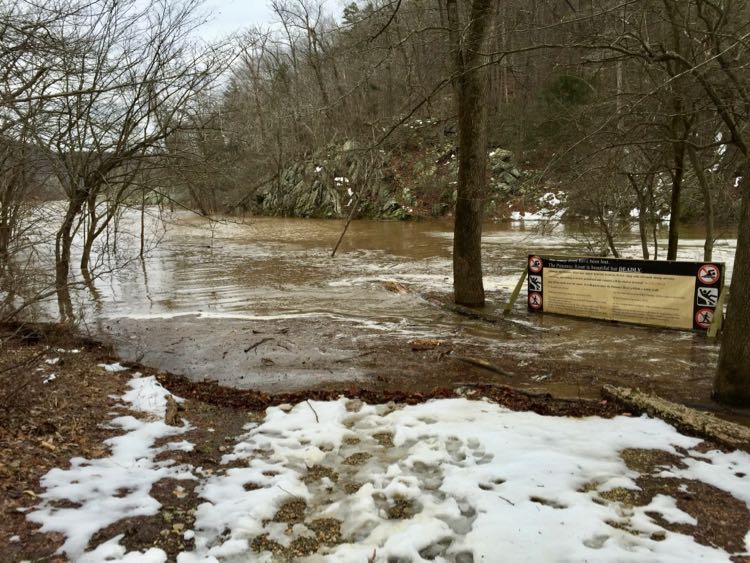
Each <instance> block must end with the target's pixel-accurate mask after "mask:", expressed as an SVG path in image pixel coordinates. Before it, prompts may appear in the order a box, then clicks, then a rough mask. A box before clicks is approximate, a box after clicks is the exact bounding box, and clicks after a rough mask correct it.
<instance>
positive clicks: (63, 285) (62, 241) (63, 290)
mask: <svg viewBox="0 0 750 563" xmlns="http://www.w3.org/2000/svg"><path fill="white" fill-rule="evenodd" d="M83 201H84V198H74V199H72V200H71V202H70V205H69V206H68V211H67V213H66V214H65V218H64V219H63V223H62V225H60V229H59V230H58V231H57V235H56V237H55V290H56V291H57V306H58V310H59V312H60V321H61V322H70V321H72V320H73V316H74V315H73V302H72V300H71V298H70V287H69V285H68V275H69V273H70V250H71V246H72V245H73V225H74V223H75V220H76V217H77V216H78V214H79V213H80V210H81V207H82V206H83Z"/></svg>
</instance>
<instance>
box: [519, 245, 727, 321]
mask: <svg viewBox="0 0 750 563" xmlns="http://www.w3.org/2000/svg"><path fill="white" fill-rule="evenodd" d="M723 273H724V265H723V264H720V263H705V262H666V261H650V260H620V259H613V258H551V257H545V256H536V255H531V256H529V278H528V307H529V310H530V311H536V312H542V311H543V312H547V313H558V314H562V315H572V316H576V317H588V318H593V319H603V320H609V321H620V322H626V323H634V324H641V325H650V326H659V327H667V328H678V329H684V330H708V328H709V327H710V325H711V321H712V319H713V317H714V313H715V310H716V306H717V304H718V302H719V296H720V294H721V291H722V286H723Z"/></svg>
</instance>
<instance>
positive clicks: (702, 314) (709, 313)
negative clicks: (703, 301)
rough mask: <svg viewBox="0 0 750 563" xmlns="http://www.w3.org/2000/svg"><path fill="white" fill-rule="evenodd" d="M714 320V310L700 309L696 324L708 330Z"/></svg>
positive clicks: (696, 315) (696, 314) (697, 313)
mask: <svg viewBox="0 0 750 563" xmlns="http://www.w3.org/2000/svg"><path fill="white" fill-rule="evenodd" d="M713 320H714V310H713V309H698V311H697V312H696V313H695V324H697V325H698V326H699V327H701V328H708V327H710V326H711V321H713Z"/></svg>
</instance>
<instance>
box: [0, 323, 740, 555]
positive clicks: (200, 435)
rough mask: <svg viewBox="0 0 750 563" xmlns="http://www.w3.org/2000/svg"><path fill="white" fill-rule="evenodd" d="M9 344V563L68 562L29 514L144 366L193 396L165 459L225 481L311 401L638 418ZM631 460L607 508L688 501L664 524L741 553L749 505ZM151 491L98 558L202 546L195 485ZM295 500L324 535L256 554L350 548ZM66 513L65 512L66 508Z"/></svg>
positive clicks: (102, 450)
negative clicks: (209, 371) (285, 415)
mask: <svg viewBox="0 0 750 563" xmlns="http://www.w3.org/2000/svg"><path fill="white" fill-rule="evenodd" d="M0 343H2V352H3V353H2V354H1V355H0V377H3V378H4V381H3V386H2V394H0V400H2V401H3V408H2V409H0V443H1V444H2V448H0V489H1V490H2V500H1V501H0V513H2V515H3V517H2V518H0V559H2V560H3V561H22V560H40V559H48V560H51V561H65V560H66V558H65V557H62V556H57V555H54V553H55V551H56V550H57V549H58V548H59V547H60V545H61V544H62V542H63V541H64V540H65V538H64V536H62V535H61V534H41V533H38V531H37V526H36V525H34V524H32V523H30V522H29V521H28V520H27V519H26V514H27V513H28V512H29V510H31V509H32V507H34V506H37V505H38V503H39V495H40V494H41V493H42V491H43V489H42V488H41V487H40V485H39V479H40V477H41V476H42V475H43V474H44V473H46V472H47V471H48V470H49V469H51V468H53V467H62V468H65V467H67V466H68V460H69V459H70V458H74V457H78V456H81V457H85V458H87V459H97V458H100V457H103V456H106V455H107V453H108V446H107V445H106V444H105V443H104V440H106V439H107V438H110V437H112V436H115V435H117V433H118V431H117V430H115V429H113V428H111V427H107V426H106V425H103V423H105V422H106V421H108V420H109V419H110V418H111V417H112V416H113V414H112V413H113V412H118V411H119V410H121V409H122V406H121V405H118V404H117V403H118V402H117V401H116V400H115V397H116V396H117V395H122V393H123V391H124V390H125V389H126V384H127V383H128V379H129V378H130V377H132V374H133V371H134V370H135V369H137V370H138V371H139V372H141V373H142V374H143V375H146V376H148V375H155V376H156V377H157V378H158V379H159V380H160V381H161V382H162V384H163V385H164V386H165V387H166V388H167V389H168V390H169V391H170V392H173V393H175V394H176V395H177V396H182V397H183V398H185V399H186V401H185V403H184V410H182V411H181V412H180V413H179V416H180V417H184V418H185V419H186V420H187V421H189V423H190V430H189V432H187V433H186V434H185V438H186V439H188V440H190V441H191V442H192V443H193V444H194V445H195V447H194V449H193V450H192V451H176V450H165V451H164V452H163V454H160V456H159V459H162V460H165V461H169V460H171V463H177V464H190V465H192V466H195V467H200V468H202V471H203V472H204V473H205V474H206V475H212V474H216V475H222V474H224V473H225V472H227V471H231V470H232V468H233V467H235V465H236V464H235V465H233V464H229V465H226V464H223V463H222V461H223V457H224V456H225V455H226V453H227V452H229V451H231V450H232V444H233V439H234V438H233V437H235V436H238V435H241V433H242V431H243V428H244V427H245V426H246V425H247V423H248V422H257V421H259V420H262V419H263V416H264V409H265V408H266V407H268V406H270V405H279V404H283V403H292V404H293V403H297V402H301V401H304V400H305V399H309V400H313V399H335V398H337V397H338V396H339V394H340V393H341V392H347V391H348V393H347V394H348V396H349V397H350V401H349V402H350V403H351V404H352V408H355V406H356V403H357V402H358V401H357V398H359V400H360V401H362V402H365V403H385V402H391V401H395V402H404V403H418V402H420V401H424V400H426V399H428V398H431V397H449V396H455V395H456V394H457V393H458V394H460V395H463V396H468V397H470V398H480V397H486V398H488V399H490V400H492V401H496V402H498V403H500V404H501V405H505V406H508V407H510V408H511V409H516V410H522V411H524V410H531V411H534V412H537V413H541V414H549V415H565V416H590V415H596V416H601V417H605V418H609V417H612V416H615V415H618V414H627V409H626V408H624V407H622V406H620V405H618V404H617V403H616V402H613V401H609V402H606V401H601V400H597V401H577V400H575V401H565V400H559V399H555V398H553V397H552V396H550V395H545V394H542V395H536V394H531V393H526V392H521V391H518V390H515V389H512V388H509V387H506V386H499V385H475V386H464V387H463V388H462V389H460V390H458V391H457V390H453V389H445V388H443V389H433V390H432V391H430V392H418V391H408V392H407V391H399V390H397V389H387V388H385V387H383V388H381V389H379V390H376V389H367V388H356V387H352V388H350V389H346V388H341V389H339V390H334V389H317V390H311V391H309V392H300V393H282V394H275V395H269V394H265V393H261V392H258V391H252V390H235V389H228V388H225V387H220V386H218V385H216V384H215V383H194V382H191V381H189V380H188V379H186V378H184V377H180V376H177V375H172V374H168V373H164V372H159V371H157V370H153V369H150V368H148V367H144V366H131V368H132V369H131V370H130V372H129V373H126V372H125V371H115V370H112V369H106V368H105V367H104V366H103V364H111V363H112V362H114V361H116V360H117V358H116V357H115V356H114V355H113V353H112V350H111V349H110V348H109V347H107V346H103V345H100V344H97V343H96V342H93V341H91V340H86V339H81V338H79V337H76V336H75V335H72V334H70V333H69V332H67V331H65V330H61V329H59V327H54V326H49V325H41V326H33V327H25V328H24V329H23V330H21V331H16V330H9V327H3V328H2V329H0ZM433 345H434V342H426V341H423V342H418V343H415V344H414V345H413V347H414V348H417V349H418V350H417V351H416V352H415V353H424V354H432V353H437V352H436V350H437V349H439V348H441V347H442V345H439V346H434V347H433ZM424 348H428V350H424ZM52 376H54V377H52ZM289 408H291V405H289ZM378 439H379V440H380V439H382V443H381V444H380V445H381V446H382V447H384V448H388V447H389V444H391V446H392V442H389V435H383V436H380V435H378ZM352 447H354V446H352ZM701 448H702V450H704V451H709V450H713V449H715V448H716V445H715V444H712V443H711V442H710V441H709V442H704V443H703V444H702V445H701ZM623 458H624V459H625V460H626V462H627V465H628V467H629V468H630V469H633V470H636V471H639V472H640V473H642V475H641V477H639V479H638V485H639V486H640V487H641V492H639V493H629V492H628V491H624V490H619V489H616V490H613V491H611V493H606V495H604V494H603V497H602V498H603V500H602V502H619V503H621V504H623V505H624V506H627V507H638V506H647V505H648V504H649V503H651V502H652V500H653V498H655V496H656V495H658V494H663V493H665V492H668V493H669V494H671V495H673V496H675V497H676V498H677V499H678V500H677V502H678V506H679V507H680V509H682V510H684V511H686V512H687V513H689V514H690V515H692V516H693V517H694V518H695V519H696V521H697V522H698V524H697V525H696V526H691V527H690V529H687V528H686V527H684V526H680V525H672V524H670V523H669V522H664V521H660V525H662V526H664V527H665V528H666V529H669V530H673V529H674V530H675V531H678V532H681V533H688V534H691V535H693V536H694V537H695V539H696V541H698V542H699V543H701V544H704V545H707V546H720V547H723V548H724V549H726V550H727V551H729V552H730V553H731V552H737V551H739V550H741V549H742V534H743V533H744V532H745V527H744V524H743V522H746V521H747V517H748V512H747V508H746V507H745V506H744V504H743V503H738V502H737V501H735V500H734V499H733V498H732V497H731V496H730V495H728V494H727V493H725V492H722V491H721V490H719V489H716V488H715V487H711V486H708V485H705V484H701V483H699V482H695V481H691V480H685V479H683V480H675V479H667V478H663V477H660V476H659V475H660V470H659V468H660V467H662V465H663V464H664V463H665V462H666V461H669V462H670V463H672V462H673V463H675V464H677V465H679V463H680V461H679V460H678V459H677V458H675V459H671V458H670V459H669V460H666V461H665V457H664V455H663V454H659V453H658V452H649V451H628V452H623ZM347 463H350V464H356V463H357V460H356V459H354V458H351V459H349V458H347ZM346 467H349V466H346ZM308 473H309V475H307V476H306V477H305V479H308V481H306V482H310V483H317V482H318V480H321V479H323V478H324V477H328V478H331V479H334V477H335V478H336V479H339V478H340V480H341V488H342V489H345V491H344V492H347V493H348V492H349V490H348V489H346V488H347V487H349V486H351V487H352V490H353V488H354V487H356V486H357V485H356V484H354V483H348V482H344V481H345V480H344V479H343V477H342V476H341V475H338V474H333V473H331V472H330V471H328V472H326V468H325V467H312V468H309V470H308ZM336 479H334V481H336ZM688 487H689V489H688ZM246 490H248V489H247V488H246ZM688 490H689V491H690V492H687V491H688ZM150 494H151V496H152V497H153V498H155V499H156V500H157V501H158V502H159V504H160V505H161V506H160V509H159V511H158V513H157V514H155V515H153V516H143V517H137V518H128V519H125V520H121V521H118V522H116V523H114V524H113V525H111V526H109V527H107V528H106V529H103V530H101V531H100V532H99V533H97V534H96V535H94V536H93V537H92V539H91V541H90V543H89V546H88V547H89V548H90V549H94V548H96V547H97V546H100V545H102V544H103V542H106V541H108V540H109V539H110V538H112V537H114V536H117V535H119V534H122V535H123V536H122V540H121V543H122V545H123V546H125V547H126V548H127V549H128V550H134V551H145V550H146V549H150V548H159V549H162V550H164V552H165V553H166V554H167V555H168V556H169V557H170V558H174V557H176V555H177V554H178V553H180V552H181V551H184V550H190V549H192V548H193V547H194V546H193V540H192V539H191V538H190V537H186V536H185V534H184V531H185V530H190V529H191V528H193V527H194V525H195V520H196V508H197V506H198V505H199V504H200V503H201V502H202V499H201V498H200V497H199V494H198V492H197V491H196V485H195V482H193V481H190V480H188V481H175V480H173V479H166V478H165V479H162V480H160V481H158V482H156V483H155V484H154V485H153V487H152V488H151V491H150ZM607 495H608V496H607ZM291 502H292V501H290V503H287V504H285V505H283V506H282V507H281V508H280V509H279V511H278V513H277V516H275V517H274V520H273V521H274V522H282V523H285V522H292V523H295V522H300V521H302V519H303V518H304V519H305V521H306V522H307V521H310V522H311V529H314V530H315V531H316V535H315V537H314V538H311V541H309V542H308V543H306V544H305V545H304V546H302V544H300V545H297V544H293V545H292V546H291V547H290V548H289V549H290V550H292V551H287V550H285V549H281V548H280V547H279V546H278V545H276V544H274V543H273V542H270V543H269V542H268V541H266V542H265V543H264V541H265V540H264V539H263V538H265V536H259V539H258V540H257V541H255V542H253V544H252V549H254V550H255V551H258V552H262V551H266V550H270V551H271V552H272V553H274V554H275V556H276V557H277V558H278V559H279V560H283V559H284V557H285V556H287V555H289V554H291V553H293V551H294V549H295V548H297V547H300V548H302V547H304V550H303V551H304V552H305V553H310V552H314V551H315V549H317V548H318V546H322V545H336V544H337V543H339V542H342V541H343V538H342V534H341V529H340V526H341V523H340V521H339V520H335V519H331V518H330V517H328V518H327V519H326V518H322V517H321V515H319V514H316V513H315V507H313V506H306V505H305V504H304V502H297V501H295V502H297V504H292V503H291ZM540 502H541V501H540ZM64 507H65V506H64V505H60V508H64ZM410 509H411V507H410V506H407V505H405V506H399V505H396V506H394V507H391V509H389V510H390V512H389V513H388V514H389V517H390V518H394V519H404V518H409V517H410V515H411V513H410V512H409V510H410ZM266 540H268V538H266ZM657 540H659V538H657ZM308 544H309V545H308Z"/></svg>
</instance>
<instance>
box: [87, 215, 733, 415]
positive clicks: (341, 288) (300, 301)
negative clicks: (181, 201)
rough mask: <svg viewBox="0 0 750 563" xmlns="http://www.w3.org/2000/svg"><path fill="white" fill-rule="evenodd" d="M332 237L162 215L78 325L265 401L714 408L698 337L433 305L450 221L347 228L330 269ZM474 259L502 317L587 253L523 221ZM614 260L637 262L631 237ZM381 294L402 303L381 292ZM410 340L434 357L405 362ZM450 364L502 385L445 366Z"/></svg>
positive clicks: (710, 353)
mask: <svg viewBox="0 0 750 563" xmlns="http://www.w3.org/2000/svg"><path fill="white" fill-rule="evenodd" d="M341 228H342V222H341V221H317V220H298V219H276V218H261V219H251V220H246V221H244V222H239V221H233V220H227V221H223V222H218V223H209V222H208V221H207V220H205V219H203V218H199V217H196V216H194V215H190V214H187V213H185V214H175V215H172V216H171V217H170V218H169V219H168V225H167V228H166V232H165V233H164V234H163V236H162V240H161V242H160V243H159V244H158V246H156V247H155V248H154V249H153V250H152V251H151V252H150V253H149V254H148V256H147V258H146V260H145V262H144V263H143V264H141V263H140V261H134V262H132V263H131V264H130V265H129V266H127V267H125V268H122V269H118V270H116V271H115V272H114V273H112V274H109V275H103V276H101V277H100V278H99V279H97V281H96V288H97V293H98V298H97V299H92V297H91V295H90V294H89V293H88V292H81V293H79V294H78V300H79V307H80V308H81V309H82V310H86V311H87V314H86V318H87V321H86V322H85V323H84V324H83V325H82V327H83V329H84V330H87V331H89V332H91V333H94V334H95V335H96V336H98V337H103V338H106V339H109V340H110V341H111V342H112V343H113V344H114V345H115V346H116V347H117V349H118V351H119V352H120V353H121V354H122V355H124V356H125V357H126V358H127V359H131V360H139V361H141V362H143V363H145V364H147V365H151V366H153V367H158V368H162V369H167V370H170V371H174V372H178V373H183V374H186V375H188V376H190V377H193V378H197V379H203V378H209V379H215V380H218V381H220V382H222V383H223V384H225V385H230V386H237V387H254V388H259V389H263V390H267V391H277V390H290V389H300V388H303V387H309V386H319V385H331V384H337V385H340V384H342V382H353V383H357V384H359V385H385V386H404V387H406V386H408V387H410V388H425V389H426V388H429V387H432V386H436V385H443V384H446V385H454V384H457V383H464V382H474V381H477V380H482V381H488V382H493V383H510V384H514V385H517V386H521V387H524V388H529V389H544V390H553V391H555V392H556V393H558V394H562V395H567V396H594V395H597V394H598V388H599V385H600V384H601V383H603V382H611V383H622V384H626V385H631V386H638V387H641V388H643V389H654V390H657V391H660V392H664V390H665V389H668V390H669V392H668V394H669V395H670V396H672V397H673V398H677V399H679V400H682V401H684V402H688V403H691V402H692V403H699V404H704V403H707V402H708V393H709V389H710V380H711V377H712V374H713V370H714V366H715V364H716V360H717V354H718V346H717V343H716V342H715V341H712V340H709V339H707V338H706V337H705V336H703V335H696V334H692V333H690V332H679V331H669V330H658V329H652V328H642V327H634V326H627V325H618V324H614V323H606V322H597V321H587V320H579V319H572V318H564V317H558V316H551V315H546V316H545V315H538V314H531V313H528V312H527V311H526V304H525V297H524V294H525V291H524V294H522V296H521V298H520V299H519V300H518V303H517V305H516V307H515V309H514V312H513V314H512V315H511V316H510V317H509V318H508V320H507V321H506V322H499V323H488V322H485V321H482V320H472V319H469V318H466V317H464V316H461V315H458V314H455V313H452V312H450V311H448V310H446V309H445V308H442V307H440V306H438V305H436V304H435V299H434V298H437V299H438V300H439V299H440V298H441V297H442V298H445V299H448V296H449V295H450V293H451V291H452V286H451V280H452V278H451V258H450V251H451V245H452V240H451V238H452V234H451V231H452V225H451V223H450V222H448V221H423V222H371V221H356V222H354V223H352V225H351V227H350V229H349V232H348V233H347V236H346V238H345V240H344V243H343V244H342V246H341V248H340V249H339V252H338V254H337V255H336V257H335V258H332V257H331V249H332V247H333V246H334V244H335V242H336V240H337V238H338V236H339V234H340V232H341ZM729 232H730V233H731V230H729ZM664 235H665V236H666V232H665V233H664ZM683 236H685V235H683ZM702 245H703V240H702V239H701V238H700V234H699V233H688V235H687V236H685V238H684V239H683V241H682V246H681V250H680V258H684V259H695V260H699V259H700V258H701V255H702ZM734 246H735V241H734V240H732V239H722V240H719V241H717V243H716V254H715V260H717V261H725V262H727V265H728V266H729V270H730V272H729V273H730V275H731V261H732V256H733V253H734ZM483 251H484V271H485V288H486V290H487V297H488V305H487V312H488V313H493V312H497V311H498V310H499V309H501V308H502V306H503V305H504V304H505V302H506V301H507V299H508V297H509V294H510V292H511V291H512V289H513V287H514V286H515V284H516V282H517V280H518V278H519V276H520V274H521V272H522V270H523V268H524V266H525V260H526V256H527V255H528V254H529V253H542V254H555V255H576V254H585V250H584V247H583V244H582V243H581V242H579V241H578V240H576V238H575V237H574V236H572V233H571V232H567V231H566V230H565V229H564V228H558V229H557V230H556V231H555V232H554V233H553V234H547V235H542V234H540V233H539V232H538V231H537V230H536V229H535V227H534V224H533V223H527V224H523V223H508V224H498V225H495V224H490V225H487V226H486V228H485V235H484V243H483ZM624 251H625V255H626V256H630V257H638V254H639V252H640V245H639V242H638V240H637V238H636V234H635V233H633V235H632V239H631V240H629V241H628V243H627V245H626V248H624ZM389 281H397V282H400V283H402V284H404V285H405V286H407V287H408V288H409V291H408V292H407V293H403V294H402V293H394V292H391V291H388V290H387V289H386V288H385V287H384V282H389ZM426 296H430V297H431V298H433V299H427V298H425V297H426ZM415 338H433V339H439V340H441V341H444V343H443V345H442V347H439V348H438V349H437V350H434V351H427V352H414V351H412V350H411V347H410V345H409V342H410V341H412V340H413V339H415ZM447 350H451V351H453V353H454V354H457V353H460V354H463V355H468V356H470V357H473V358H480V359H483V360H485V361H489V362H491V363H493V365H496V366H500V367H501V368H502V369H503V370H504V371H506V372H507V373H508V374H509V375H508V376H501V375H498V374H497V373H492V372H489V371H487V370H482V369H478V368H475V367H470V366H467V365H466V364H461V363H459V362H455V361H452V362H451V361H449V360H450V356H446V354H445V351H447Z"/></svg>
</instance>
